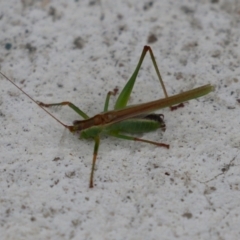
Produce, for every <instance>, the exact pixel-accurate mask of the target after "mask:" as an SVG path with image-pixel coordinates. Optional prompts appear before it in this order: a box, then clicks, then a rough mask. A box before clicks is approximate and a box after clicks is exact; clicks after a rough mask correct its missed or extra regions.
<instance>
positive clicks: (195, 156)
mask: <svg viewBox="0 0 240 240" xmlns="http://www.w3.org/2000/svg"><path fill="white" fill-rule="evenodd" d="M0 31H1V34H0V69H1V71H2V72H3V73H5V74H6V75H7V76H8V77H9V78H11V79H13V80H14V81H15V82H16V83H17V84H18V85H19V86H20V87H21V88H23V89H24V90H25V91H26V92H27V93H28V94H30V95H31V96H32V97H33V98H34V99H36V100H39V101H43V102H59V101H64V100H68V101H72V102H74V103H75V104H76V105H77V106H79V107H80V108H81V109H82V110H83V111H85V112H86V113H88V114H89V115H91V116H92V115H94V114H96V113H99V112H100V111H102V109H103V103H104V99H105V95H106V93H107V92H108V91H109V90H112V89H113V88H115V87H119V88H120V89H121V88H122V87H123V86H124V84H125V83H126V81H127V79H128V78H129V77H130V75H131V74H132V72H133V70H134V68H135V66H136V64H137V61H138V59H139V56H140V53H141V51H142V48H143V46H144V45H146V44H148V45H150V46H152V48H153V51H154V54H155V56H156V58H157V62H158V64H159V67H160V70H161V73H162V76H163V79H164V81H165V83H166V87H167V90H168V92H169V95H173V94H176V93H179V92H181V91H185V90H188V89H192V88H195V87H198V86H201V85H204V84H207V83H211V84H214V85H215V86H216V91H215V92H213V93H211V94H209V95H207V96H205V97H202V98H200V99H197V100H192V101H189V103H187V104H186V106H185V108H182V109H179V110H178V111H174V112H171V111H169V109H163V110H161V111H160V112H162V113H163V114H164V115H165V120H166V125H167V130H166V132H165V133H163V134H162V133H161V132H160V131H157V132H154V133H149V134H146V135H145V136H144V137H145V138H146V139H150V140H153V141H161V142H165V143H169V144H170V145H171V148H170V149H169V150H166V149H162V148H157V147H155V146H151V145H147V144H143V143H135V142H127V141H123V140H118V139H112V138H110V137H109V138H106V137H103V138H102V142H101V145H100V149H99V155H98V161H97V169H96V171H95V188H94V189H89V188H88V181H89V174H90V169H91V162H92V151H93V143H92V142H91V141H80V140H78V138H77V136H74V135H72V134H70V133H68V132H67V131H64V130H63V127H62V126H61V125H60V124H57V123H56V122H55V120H54V119H52V118H51V117H49V116H48V115H47V114H46V113H45V112H44V111H42V110H41V109H40V108H39V107H38V106H36V105H35V104H34V103H33V102H31V101H30V100H29V99H28V98H26V96H24V95H23V94H22V93H21V92H20V91H19V90H17V89H16V88H15V87H14V86H12V85H11V84H10V83H9V82H8V81H7V80H5V79H4V78H2V77H1V78H0V121H1V124H0V126H1V130H0V234H1V239H109V240H110V239H111V240H112V239H123V240H125V239H136V240H139V239H150V240H151V239H184V240H185V239H191V240H192V239H206V240H209V239H219V240H220V239H231V240H232V239H239V238H240V229H239V226H240V186H239V184H240V166H239V163H240V67H239V66H240V46H239V42H240V1H239V0H232V1H230V0H229V1H228V0H200V1H198V0H195V1H194V0H192V1H191V0H189V1H188V0H183V1H175V0H174V1H173V0H172V1H169V0H161V1H157V0H155V1H139V0H132V1H130V0H128V1H127V0H125V1H112V0H102V1H100V0H99V1H97V0H95V1H94V0H92V1H91V0H88V1H81V0H79V1H77V0H75V1H70V0H68V1H64V0H42V1H34V0H22V1H17V0H15V1H8V0H5V1H4V0H1V2H0ZM76 39H77V40H78V43H79V44H75V43H74V41H75V40H76ZM75 42H76V41H75ZM149 59H150V58H149V56H147V58H146V61H145V62H144V65H143V68H142V69H141V72H140V74H139V77H138V79H137V83H136V87H135V88H134V91H133V93H132V97H131V100H130V104H134V103H141V102H147V101H151V100H154V99H157V98H160V97H163V93H162V90H161V88H160V86H159V83H158V80H157V78H156V74H155V72H154V69H153V66H152V64H151V61H150V60H149ZM113 100H115V99H114V98H113ZM111 103H113V102H111ZM52 112H53V114H54V115H55V116H57V117H58V118H59V119H61V120H62V121H63V122H64V123H67V124H71V122H72V121H73V120H76V119H79V117H78V116H77V114H75V113H74V112H73V111H71V110H70V109H68V108H67V107H65V108H62V109H56V110H53V111H52Z"/></svg>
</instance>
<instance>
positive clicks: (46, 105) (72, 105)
mask: <svg viewBox="0 0 240 240" xmlns="http://www.w3.org/2000/svg"><path fill="white" fill-rule="evenodd" d="M37 103H38V105H39V106H41V107H47V108H48V107H54V106H65V105H67V106H69V107H70V108H71V109H73V110H74V111H75V112H76V113H78V114H79V115H80V116H82V117H83V118H84V119H88V118H89V117H88V115H87V114H86V113H84V112H83V111H82V110H80V109H79V108H78V107H77V106H76V105H74V104H73V103H71V102H60V103H50V104H46V103H43V102H37Z"/></svg>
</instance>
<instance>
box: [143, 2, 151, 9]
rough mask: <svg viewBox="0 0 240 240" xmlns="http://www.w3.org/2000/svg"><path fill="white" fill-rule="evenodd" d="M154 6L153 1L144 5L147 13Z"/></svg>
mask: <svg viewBox="0 0 240 240" xmlns="http://www.w3.org/2000/svg"><path fill="white" fill-rule="evenodd" d="M152 6H153V1H150V2H147V3H145V4H144V5H143V10H145V11H147V10H148V9H149V8H151V7H152Z"/></svg>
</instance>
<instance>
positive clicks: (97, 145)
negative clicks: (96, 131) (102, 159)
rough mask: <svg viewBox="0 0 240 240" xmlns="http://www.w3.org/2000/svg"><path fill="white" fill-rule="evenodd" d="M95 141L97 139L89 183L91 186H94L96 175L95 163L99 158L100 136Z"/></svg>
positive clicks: (95, 139)
mask: <svg viewBox="0 0 240 240" xmlns="http://www.w3.org/2000/svg"><path fill="white" fill-rule="evenodd" d="M94 141H95V144H94V150H93V161H92V169H91V174H90V183H89V187H90V188H93V175H94V169H95V164H96V160H97V154H98V148H99V144H100V139H99V136H97V137H95V138H94Z"/></svg>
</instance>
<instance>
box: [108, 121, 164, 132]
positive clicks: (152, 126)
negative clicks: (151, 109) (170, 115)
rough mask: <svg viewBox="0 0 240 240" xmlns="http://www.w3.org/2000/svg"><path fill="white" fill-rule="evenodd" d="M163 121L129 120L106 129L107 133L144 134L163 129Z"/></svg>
mask: <svg viewBox="0 0 240 240" xmlns="http://www.w3.org/2000/svg"><path fill="white" fill-rule="evenodd" d="M164 127H165V124H164V122H163V121H161V122H160V121H155V120H150V119H144V118H143V119H137V118H136V119H134V118H133V119H129V120H124V121H122V122H119V123H115V124H112V125H110V126H108V127H107V129H106V130H107V131H110V132H111V131H113V132H125V133H145V132H151V131H155V130H157V129H158V128H164Z"/></svg>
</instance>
